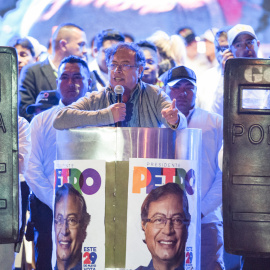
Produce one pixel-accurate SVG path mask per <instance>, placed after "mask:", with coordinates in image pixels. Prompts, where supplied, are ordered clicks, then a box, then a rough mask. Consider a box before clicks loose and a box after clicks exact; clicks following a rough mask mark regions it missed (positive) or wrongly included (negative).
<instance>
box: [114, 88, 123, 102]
mask: <svg viewBox="0 0 270 270" xmlns="http://www.w3.org/2000/svg"><path fill="white" fill-rule="evenodd" d="M124 91H125V88H124V87H123V86H122V85H116V86H115V87H114V93H115V94H116V95H115V103H122V97H123V94H124Z"/></svg>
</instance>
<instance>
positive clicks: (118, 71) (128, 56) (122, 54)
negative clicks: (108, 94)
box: [109, 48, 143, 92]
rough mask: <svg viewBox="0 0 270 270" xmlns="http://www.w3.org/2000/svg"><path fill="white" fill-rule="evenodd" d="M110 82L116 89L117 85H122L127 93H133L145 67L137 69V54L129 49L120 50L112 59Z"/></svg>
mask: <svg viewBox="0 0 270 270" xmlns="http://www.w3.org/2000/svg"><path fill="white" fill-rule="evenodd" d="M111 64H113V65H115V67H110V68H109V81H110V85H111V87H112V88H113V89H114V87H115V86H116V85H122V86H123V87H124V88H125V91H127V92H132V91H133V90H134V89H135V87H136V85H137V83H138V79H139V78H140V76H141V73H142V71H143V67H142V66H140V67H137V66H136V62H135V52H134V51H132V50H129V49H126V48H124V49H120V50H118V51H117V52H116V53H115V54H114V55H113V56H112V57H111V59H110V65H111Z"/></svg>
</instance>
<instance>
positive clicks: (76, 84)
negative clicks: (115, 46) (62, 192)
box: [26, 56, 91, 270]
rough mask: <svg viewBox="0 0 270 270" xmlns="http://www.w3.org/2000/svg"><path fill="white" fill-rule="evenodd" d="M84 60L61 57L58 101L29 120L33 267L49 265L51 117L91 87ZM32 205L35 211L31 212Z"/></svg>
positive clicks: (53, 139)
mask: <svg viewBox="0 0 270 270" xmlns="http://www.w3.org/2000/svg"><path fill="white" fill-rule="evenodd" d="M89 74H90V71H89V68H88V65H87V63H86V62H85V61H84V60H82V59H81V58H79V57H76V56H69V57H67V58H64V59H63V60H62V62H61V63H60V65H59V69H58V79H57V91H58V92H59V94H60V97H61V99H60V101H59V105H58V106H55V107H53V108H51V109H49V110H46V111H44V112H42V113H40V114H38V115H36V116H35V117H34V118H33V120H32V121H31V124H30V127H31V141H32V151H31V155H30V158H29V163H28V168H27V171H26V181H27V183H28V185H29V187H30V188H31V190H32V191H33V193H34V194H35V197H34V198H33V200H32V201H31V203H32V205H33V208H32V206H31V203H30V206H31V221H32V222H33V223H34V226H35V230H34V233H35V239H34V242H35V262H36V269H44V270H45V269H46V270H49V269H51V254H52V239H51V228H52V218H53V215H52V203H53V187H54V163H53V162H54V160H55V159H56V130H55V129H54V128H53V126H52V124H53V118H54V116H55V114H56V112H57V111H58V110H59V109H60V108H63V107H65V106H68V105H70V104H71V103H72V102H75V101H76V100H78V99H79V98H81V97H83V96H84V95H85V93H86V92H87V91H88V89H89V88H90V87H91V80H90V79H89ZM32 209H34V210H35V211H36V213H37V215H36V216H35V213H34V212H32Z"/></svg>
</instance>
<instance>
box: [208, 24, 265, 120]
mask: <svg viewBox="0 0 270 270" xmlns="http://www.w3.org/2000/svg"><path fill="white" fill-rule="evenodd" d="M228 44H229V49H227V50H225V51H224V52H223V59H222V65H223V71H224V67H225V63H226V61H227V60H228V59H232V58H240V57H241V58H257V57H258V50H259V46H260V41H259V40H258V39H257V36H256V34H255V32H254V29H253V28H252V27H251V26H250V25H246V24H237V25H235V26H234V27H232V28H231V29H230V30H229V31H228ZM223 84H224V77H223V76H222V77H221V79H220V81H219V85H218V87H217V89H216V92H215V94H214V102H213V105H212V108H211V111H213V112H215V113H218V114H220V115H222V116H223V95H224V89H223ZM251 92H253V93H251ZM257 95H258V93H254V91H250V97H247V99H246V101H247V102H248V99H251V100H253V101H254V100H255V99H256V98H257ZM258 99H260V97H259V96H258Z"/></svg>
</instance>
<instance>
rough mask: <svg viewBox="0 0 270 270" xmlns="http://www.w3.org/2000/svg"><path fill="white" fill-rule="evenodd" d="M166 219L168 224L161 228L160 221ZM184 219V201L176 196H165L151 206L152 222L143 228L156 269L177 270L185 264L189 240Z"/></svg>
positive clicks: (150, 215)
mask: <svg viewBox="0 0 270 270" xmlns="http://www.w3.org/2000/svg"><path fill="white" fill-rule="evenodd" d="M164 218H167V221H166V224H163V226H161V225H160V223H161V222H160V220H161V219H164ZM184 218H185V214H184V211H183V204H182V200H181V198H179V196H177V195H176V194H168V195H164V196H162V197H160V198H159V199H158V200H157V201H153V202H151V203H150V204H149V210H148V219H150V220H151V221H148V222H146V223H145V224H144V223H142V227H143V230H144V232H145V242H146V244H147V247H148V249H149V251H150V253H151V255H152V259H153V265H154V267H155V269H160V268H159V267H160V266H161V265H162V266H165V265H167V266H170V267H169V268H166V269H175V268H176V267H178V266H179V265H180V264H181V263H182V262H183V260H184V257H185V244H186V240H187V226H186V225H185V224H183V223H182V222H181V220H182V219H184ZM172 219H174V220H176V222H175V223H176V224H177V225H176V224H173V221H172ZM178 220H180V221H178ZM178 224H179V225H178ZM162 269H165V268H162Z"/></svg>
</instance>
